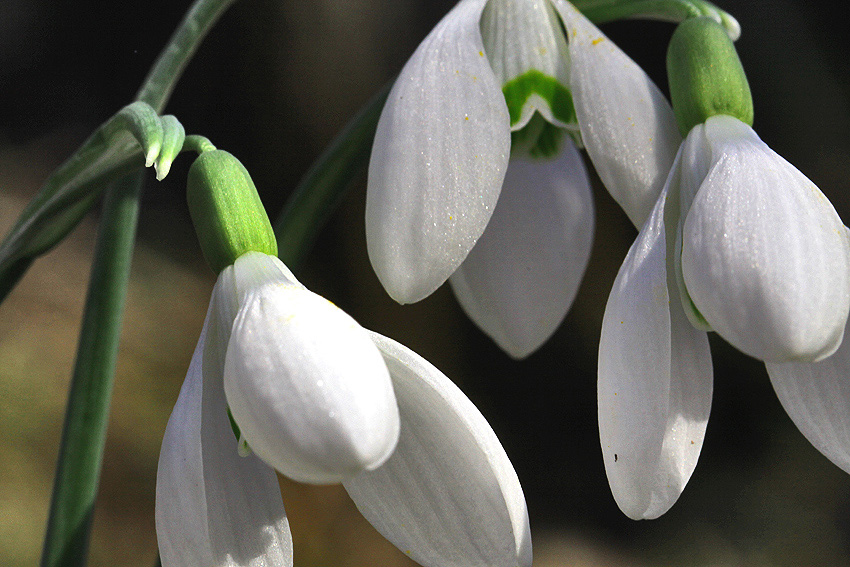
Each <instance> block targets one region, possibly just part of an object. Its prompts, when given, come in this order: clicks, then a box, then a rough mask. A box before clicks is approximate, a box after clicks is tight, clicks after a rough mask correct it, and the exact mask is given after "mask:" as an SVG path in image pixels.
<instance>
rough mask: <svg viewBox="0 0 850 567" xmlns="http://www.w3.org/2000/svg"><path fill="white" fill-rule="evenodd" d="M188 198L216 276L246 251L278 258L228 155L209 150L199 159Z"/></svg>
mask: <svg viewBox="0 0 850 567" xmlns="http://www.w3.org/2000/svg"><path fill="white" fill-rule="evenodd" d="M186 199H187V201H188V202H189V212H190V213H191V215H192V222H193V224H194V225H195V232H196V233H197V234H198V240H199V241H200V243H201V249H202V250H203V252H204V258H206V260H207V263H208V264H209V265H210V267H211V268H212V269H213V270H214V271H215V272H216V273H219V272H221V270H223V269H224V268H226V267H227V266H230V265H231V264H233V262H235V261H236V259H237V258H238V257H239V256H241V255H242V254H245V253H246V252H263V253H264V254H268V255H270V256H276V255H277V241H276V240H275V236H274V231H273V230H272V226H271V223H270V222H269V217H268V216H267V215H266V210H265V209H264V208H263V203H262V202H261V201H260V196H259V195H258V194H257V189H256V187H254V182H253V181H251V176H250V175H249V174H248V170H246V169H245V167H244V166H243V165H242V164H241V163H240V162H239V160H238V159H236V158H235V157H233V156H232V155H231V154H229V153H227V152H225V151H223V150H213V151H208V152H204V153H202V154H201V155H200V156H198V159H196V160H195V163H193V164H192V167H191V168H189V179H188V182H187V187H186Z"/></svg>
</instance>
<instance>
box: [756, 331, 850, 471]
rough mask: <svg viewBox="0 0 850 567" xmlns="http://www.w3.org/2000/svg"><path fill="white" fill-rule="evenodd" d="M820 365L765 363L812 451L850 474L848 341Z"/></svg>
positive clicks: (817, 363)
mask: <svg viewBox="0 0 850 567" xmlns="http://www.w3.org/2000/svg"><path fill="white" fill-rule="evenodd" d="M848 336H850V335H848V332H847V330H846V329H845V331H844V337H845V340H844V342H843V343H842V344H841V347H840V348H839V349H838V350H837V351H836V352H835V354H833V355H832V356H830V357H829V358H825V359H824V360H821V361H820V362H808V363H807V362H789V363H785V364H772V363H767V373H768V374H769V375H770V381H771V383H772V384H773V389H774V390H776V395H777V396H779V401H780V402H782V407H784V408H785V411H787V412H788V415H789V416H791V419H792V420H793V421H794V424H795V425H796V426H797V428H798V429H799V430H800V431H801V432H802V433H803V435H805V436H806V439H808V440H809V442H811V444H812V445H814V446H815V448H816V449H817V450H818V451H820V452H821V453H823V454H824V455H826V457H827V458H828V459H829V460H830V461H832V462H833V463H835V464H836V465H838V466H839V467H841V469H843V470H844V471H845V472H848V473H850V340H848V339H847V337H848Z"/></svg>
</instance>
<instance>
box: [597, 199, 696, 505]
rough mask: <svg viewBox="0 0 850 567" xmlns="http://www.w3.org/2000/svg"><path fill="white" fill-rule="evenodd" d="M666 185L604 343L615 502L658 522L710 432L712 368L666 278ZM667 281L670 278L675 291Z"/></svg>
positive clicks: (604, 440) (604, 414)
mask: <svg viewBox="0 0 850 567" xmlns="http://www.w3.org/2000/svg"><path fill="white" fill-rule="evenodd" d="M666 204H667V188H665V190H664V191H663V192H662V194H661V197H660V198H659V200H658V202H657V203H656V205H655V208H654V209H653V211H652V214H651V215H650V217H649V219H648V220H647V222H646V224H645V225H644V227H643V229H642V230H641V232H640V234H639V235H638V239H637V240H636V241H635V243H634V244H633V245H632V247H631V249H630V250H629V253H628V255H627V256H626V259H625V261H624V262H623V265H622V267H621V268H620V271H619V273H618V274H617V279H616V280H615V282H614V286H613V288H612V290H611V295H610V297H609V298H608V304H607V305H606V307H605V315H604V317H603V320H602V334H601V337H600V340H599V382H598V386H597V396H598V412H599V438H600V443H601V446H602V455H603V460H604V463H605V472H606V474H607V476H608V482H609V484H610V486H611V492H612V494H613V496H614V499H615V500H616V502H617V505H618V506H619V507H620V509H621V510H622V511H623V513H624V514H625V515H626V516H628V517H629V518H632V519H635V520H639V519H653V518H657V517H659V516H661V515H662V514H664V513H665V512H666V511H667V510H669V509H670V507H671V506H673V504H674V503H675V502H676V500H678V498H679V496H680V495H681V493H682V491H683V490H684V488H685V485H686V484H687V482H688V480H689V479H690V477H691V474H692V473H693V471H694V468H695V467H696V463H697V459H698V457H699V453H700V450H701V448H702V443H703V439H704V437H705V428H706V424H707V422H708V414H709V411H710V407H711V393H712V366H711V355H710V352H709V348H708V338H707V335H706V333H705V332H702V331H698V330H696V329H694V328H693V327H692V326H691V324H690V323H689V322H688V320H687V318H686V317H685V314H684V312H683V311H682V308H681V302H680V301H679V298H678V295H677V292H676V288H675V283H674V282H673V280H672V278H670V277H669V275H668V268H667V265H668V261H667V258H666V254H667V249H668V247H667V234H668V233H669V232H670V231H668V230H667V229H666V227H665V211H664V207H665V205H666ZM668 282H672V287H669V284H668Z"/></svg>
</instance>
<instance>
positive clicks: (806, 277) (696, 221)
mask: <svg viewBox="0 0 850 567" xmlns="http://www.w3.org/2000/svg"><path fill="white" fill-rule="evenodd" d="M688 140H689V142H691V140H693V142H692V145H693V146H695V147H694V149H693V150H692V151H693V154H694V155H695V156H696V157H695V158H694V161H695V162H697V163H694V164H693V165H692V167H691V172H692V174H691V177H690V178H689V179H688V182H687V183H685V182H683V183H682V228H681V230H682V235H681V239H682V243H681V270H682V276H683V278H684V285H685V288H686V289H687V293H688V295H689V297H690V300H691V301H692V302H693V305H694V307H695V308H696V309H697V310H698V311H699V313H700V314H701V316H702V317H703V318H704V319H705V321H706V322H707V323H708V324H709V325H710V326H711V328H713V329H714V330H715V331H717V333H718V334H720V336H722V337H723V338H724V339H726V340H727V341H729V342H730V343H731V344H732V345H733V346H735V347H736V348H738V349H740V350H741V351H743V352H745V353H746V354H749V355H751V356H754V357H755V358H759V359H761V360H765V361H770V362H785V361H790V360H803V361H806V360H807V361H814V360H819V359H821V358H824V357H826V356H829V355H830V354H832V353H833V352H835V350H836V349H837V348H838V346H839V345H840V344H841V338H842V336H843V334H844V325H845V322H846V321H847V314H848V311H850V240H848V238H847V234H846V233H845V230H844V224H843V223H842V221H841V219H840V218H839V217H838V214H837V213H836V212H835V209H834V208H833V207H832V204H831V203H830V202H829V200H828V199H827V198H826V197H825V196H824V194H823V193H821V191H820V189H818V188H817V187H816V186H815V184H814V183H812V182H811V181H810V180H809V179H808V178H807V177H806V176H804V175H803V174H802V173H800V171H799V170H797V169H796V168H795V167H794V166H792V165H791V164H790V163H788V162H787V161H785V160H784V159H782V157H780V156H779V155H777V154H776V153H775V152H774V151H773V150H771V149H770V148H768V147H767V145H766V144H765V143H764V142H762V141H761V139H760V138H759V137H758V136H757V135H756V133H755V132H754V131H753V129H752V128H750V127H749V126H747V125H746V124H744V123H743V122H741V121H740V120H738V119H736V118H732V117H730V116H714V117H712V118H709V119H708V120H707V121H706V122H705V124H703V125H699V126H696V127H695V128H694V129H693V130H692V131H691V133H690V134H688ZM683 179H684V174H683Z"/></svg>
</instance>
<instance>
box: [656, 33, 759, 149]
mask: <svg viewBox="0 0 850 567" xmlns="http://www.w3.org/2000/svg"><path fill="white" fill-rule="evenodd" d="M667 77H668V79H669V81H670V98H671V99H672V102H673V112H674V113H675V115H676V122H677V123H678V124H679V131H680V132H681V133H682V136H686V135H687V134H688V132H690V130H691V128H693V127H694V126H696V125H697V124H702V123H703V122H705V121H706V120H708V119H709V118H711V117H712V116H717V115H719V114H726V115H729V116H732V117H734V118H737V119H738V120H740V121H741V122H744V123H745V124H748V125H750V126H752V124H753V97H752V95H751V94H750V86H749V83H747V76H746V74H745V73H744V67H743V66H742V65H741V60H740V59H739V58H738V53H737V52H736V51H735V45H734V44H733V43H732V40H731V39H729V35H728V33H727V32H726V30H725V29H724V28H723V26H721V25H720V24H718V23H717V22H715V21H714V20H712V19H711V18H707V17H702V18H692V19H689V20H685V21H684V22H682V23H681V24H679V27H678V28H676V31H675V32H674V33H673V37H672V38H671V39H670V46H669V47H668V48H667Z"/></svg>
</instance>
